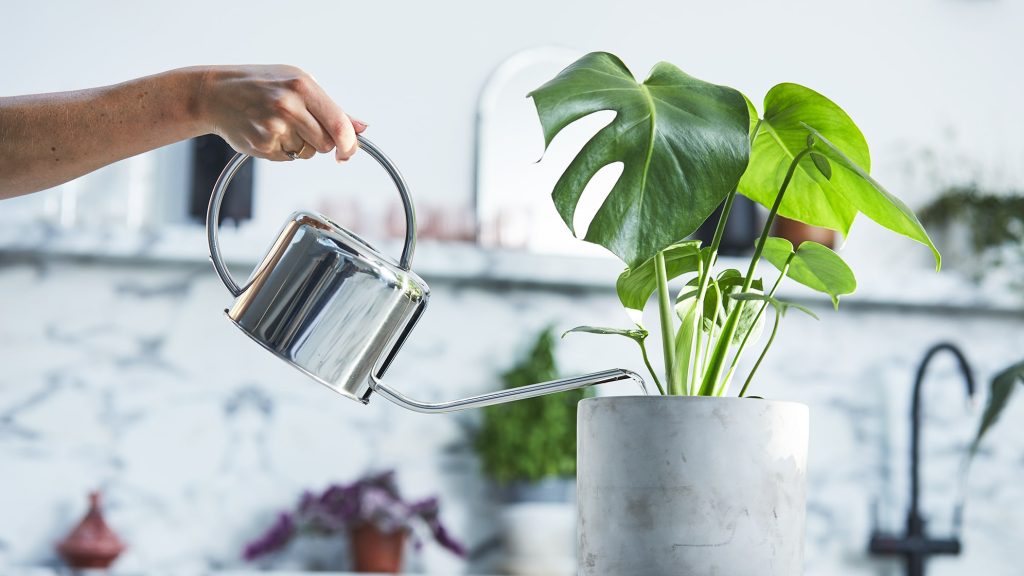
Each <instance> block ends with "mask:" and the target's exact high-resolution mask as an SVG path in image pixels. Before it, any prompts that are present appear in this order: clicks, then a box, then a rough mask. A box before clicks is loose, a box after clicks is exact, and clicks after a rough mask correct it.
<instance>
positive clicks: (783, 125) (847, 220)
mask: <svg viewBox="0 0 1024 576" xmlns="http://www.w3.org/2000/svg"><path fill="white" fill-rule="evenodd" d="M808 136H813V138H808ZM809 144H811V145H812V146H813V150H814V151H815V152H814V153H812V154H809V155H807V156H805V157H804V159H803V160H802V161H801V162H800V164H799V166H798V168H797V170H796V172H795V173H794V174H793V179H792V181H791V182H790V183H789V187H788V188H787V189H786V195H785V197H784V198H783V200H782V205H781V206H780V207H779V214H780V215H782V216H785V217H787V218H792V219H794V220H799V221H801V222H804V223H806V224H810V225H812V226H822V227H825V228H830V229H832V230H838V231H839V232H841V233H843V235H844V236H845V235H846V234H848V233H849V231H850V225H851V224H853V220H854V218H855V217H856V216H857V213H858V212H862V213H863V214H864V215H865V216H867V217H868V218H871V219H872V220H874V221H875V222H877V223H878V224H880V225H882V226H885V227H886V228H888V229H890V230H892V231H894V232H897V233H899V234H902V235H904V236H907V237H908V238H911V239H913V240H916V241H918V242H920V243H922V244H924V245H925V246H928V247H929V248H931V249H932V252H933V253H934V255H935V261H936V266H937V265H938V264H939V262H940V256H939V253H938V251H937V250H936V249H935V245H934V244H933V243H932V241H931V239H930V238H929V237H928V234H927V233H926V232H925V230H924V227H922V226H921V223H920V222H919V221H918V219H917V217H916V216H914V213H913V212H911V211H910V209H909V208H907V207H906V205H904V204H903V203H902V202H901V201H900V200H899V199H898V198H896V197H895V196H893V195H891V194H889V193H888V192H887V191H886V190H885V189H884V188H882V186H881V185H880V184H878V182H876V181H875V180H874V179H872V178H871V177H870V176H869V175H868V173H869V172H870V170H871V156H870V154H869V152H868V145H867V142H866V141H865V140H864V135H863V134H861V131H860V129H859V128H857V125H856V124H854V122H853V120H852V119H851V118H850V117H849V116H848V115H847V114H846V112H844V111H843V109H842V108H840V107H839V106H838V105H836V104H835V103H834V102H832V101H831V100H829V99H828V98H826V97H824V96H822V95H821V94H818V93H817V92H815V91H814V90H811V89H810V88H806V87H804V86H800V85H798V84H788V83H786V84H779V85H778V86H775V87H774V88H772V89H771V90H770V91H769V92H768V94H767V95H766V96H765V98H764V117H763V118H762V121H761V124H760V127H759V128H758V131H757V134H756V135H754V137H753V145H752V148H751V152H750V164H749V166H748V167H747V170H746V172H745V173H744V174H743V178H742V179H741V180H740V184H739V191H740V193H741V194H743V195H745V196H747V197H748V198H750V199H752V200H754V201H756V202H759V203H761V204H763V205H765V206H767V207H771V206H772V204H773V203H774V202H775V198H776V196H777V195H778V192H779V187H780V185H781V183H782V180H783V178H784V176H785V174H786V171H787V169H788V167H789V165H790V163H791V162H792V161H793V159H794V158H796V156H797V155H798V154H800V152H801V151H803V150H806V149H807V147H808V145H809ZM837 167H839V168H841V169H836V168H837Z"/></svg>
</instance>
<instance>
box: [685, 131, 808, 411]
mask: <svg viewBox="0 0 1024 576" xmlns="http://www.w3.org/2000/svg"><path fill="white" fill-rule="evenodd" d="M810 151H811V149H810V148H805V149H803V150H801V151H800V152H799V153H798V154H797V155H796V156H795V157H794V158H793V161H792V162H790V164H789V169H788V170H787V171H786V177H785V178H784V179H783V180H782V185H781V186H780V187H779V193H778V194H777V195H776V196H775V202H774V203H773V204H772V208H771V210H770V211H769V212H768V220H767V221H766V222H765V223H764V229H763V230H762V231H761V237H760V239H759V240H758V241H757V245H756V246H755V247H754V255H753V257H751V259H750V266H749V267H748V268H747V276H746V278H745V279H744V280H743V290H742V292H748V291H749V290H750V286H751V284H753V283H754V272H756V271H757V262H758V261H759V260H760V259H761V253H762V252H764V244H765V242H766V241H767V240H768V234H769V233H770V232H771V229H772V223H774V222H775V216H776V214H778V213H779V207H780V206H782V198H783V197H784V196H785V195H786V189H787V188H788V187H789V182H790V181H791V180H792V179H793V174H794V173H795V172H796V168H797V165H799V164H800V160H803V157H804V156H806V155H807V154H808V153H810ZM744 304H746V302H745V301H743V300H740V301H738V302H736V306H734V307H733V309H732V312H730V313H729V318H728V319H727V320H726V322H725V326H724V327H723V328H722V335H721V336H720V337H719V340H718V342H717V343H716V346H715V351H714V353H713V354H712V358H711V361H712V364H713V368H712V369H710V370H709V371H708V372H707V373H705V374H704V382H703V383H702V385H701V392H702V393H708V394H711V393H712V391H713V390H723V391H724V389H725V386H722V385H720V383H719V382H718V378H719V377H720V376H721V375H722V370H723V369H724V368H725V356H726V354H727V353H728V349H729V344H730V342H731V341H732V338H733V336H734V335H735V334H736V328H737V326H738V325H739V315H740V314H741V313H742V312H743V305H744ZM737 358H738V353H737ZM734 362H735V359H734Z"/></svg>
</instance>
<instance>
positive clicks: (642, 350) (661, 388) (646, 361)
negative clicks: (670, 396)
mask: <svg viewBox="0 0 1024 576" xmlns="http://www.w3.org/2000/svg"><path fill="white" fill-rule="evenodd" d="M638 343H639V344H640V353H641V354H643V356H644V364H646V365H647V371H648V372H650V373H651V378H654V385H655V386H657V387H658V392H661V395H662V396H664V395H665V387H664V386H662V385H661V380H658V375H657V374H656V373H655V371H654V366H651V360H650V358H648V357H647V345H646V344H644V341H643V340H640V341H639V342H638Z"/></svg>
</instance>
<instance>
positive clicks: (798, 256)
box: [763, 237, 857, 308]
mask: <svg viewBox="0 0 1024 576" xmlns="http://www.w3.org/2000/svg"><path fill="white" fill-rule="evenodd" d="M763 254H764V259H765V260H767V261H769V262H771V263H772V265H773V266H775V267H776V268H778V269H779V270H783V269H784V268H785V267H786V262H787V260H788V261H789V269H788V270H787V271H786V276H788V277H790V278H792V279H793V280H796V281H797V282H799V283H801V284H803V285H804V286H807V287H808V288H811V289H813V290H817V291H818V292H822V293H825V294H828V295H829V296H830V297H831V298H832V304H833V305H834V306H835V307H836V308H838V307H839V297H840V296H842V295H843V294H852V293H853V291H854V290H856V289H857V279H856V278H855V277H854V275H853V270H850V267H849V266H847V265H846V262H844V261H843V259H842V258H840V257H839V255H838V254H836V253H835V252H833V251H832V250H830V249H829V248H828V247H826V246H822V245H821V244H818V243H817V242H811V241H809V240H808V241H805V242H801V243H800V246H799V247H798V248H797V249H796V252H795V253H794V252H793V244H791V243H790V241H789V240H786V239H785V238H774V237H770V238H768V239H767V240H766V241H765V243H764V253H763ZM790 255H792V258H790Z"/></svg>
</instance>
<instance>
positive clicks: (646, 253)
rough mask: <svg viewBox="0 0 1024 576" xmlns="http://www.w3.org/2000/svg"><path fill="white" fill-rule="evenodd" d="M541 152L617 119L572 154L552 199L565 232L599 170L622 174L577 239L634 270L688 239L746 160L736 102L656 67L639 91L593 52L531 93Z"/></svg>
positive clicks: (665, 66) (732, 95) (616, 63)
mask: <svg viewBox="0 0 1024 576" xmlns="http://www.w3.org/2000/svg"><path fill="white" fill-rule="evenodd" d="M530 96H531V97H532V98H533V101H534V104H535V105H536V107H537V113H538V114H539V116H540V121H541V124H542V126H543V128H544V141H545V147H547V146H548V145H550V144H551V141H552V140H553V139H554V138H555V136H556V135H557V134H558V133H559V132H560V131H561V130H562V129H563V128H565V127H566V126H568V125H569V124H571V123H573V122H575V121H576V120H579V119H580V118H583V117H584V116H587V115H590V114H593V113H595V112H600V111H602V110H612V111H614V112H615V113H616V114H615V118H614V119H613V120H612V121H611V123H610V124H608V125H607V126H605V127H604V128H602V129H601V130H600V131H599V132H598V133H597V134H596V135H595V136H594V137H593V138H592V139H591V140H590V141H589V142H587V144H586V145H584V147H583V148H582V149H581V150H580V152H579V153H578V154H577V155H576V157H575V159H573V161H572V162H571V163H570V164H569V167H568V168H567V169H566V170H565V172H564V173H563V174H562V176H561V177H560V178H559V179H558V182H557V183H556V184H555V187H554V191H553V192H552V194H551V196H552V198H553V199H554V202H555V207H556V208H557V209H558V212H559V214H560V215H561V216H562V220H564V221H565V223H566V225H568V226H569V228H570V230H573V231H574V233H575V230H574V227H573V215H574V214H575V212H576V207H577V204H578V203H579V200H580V196H581V195H582V194H583V190H584V188H585V187H586V185H587V183H588V182H589V181H590V179H591V178H592V177H593V176H594V174H595V173H597V171H598V170H600V169H601V168H603V167H605V166H608V165H611V164H615V163H621V164H622V174H621V175H620V176H619V178H618V180H617V181H616V182H615V185H614V186H613V187H612V190H611V192H609V194H608V196H607V198H605V201H604V203H603V204H601V207H600V208H599V209H598V211H597V214H596V215H595V216H594V218H593V220H592V221H591V222H590V225H589V226H588V227H587V233H586V236H585V237H584V240H586V241H588V242H593V243H595V244H599V245H601V246H604V247H605V248H607V249H609V250H611V251H612V252H613V253H614V254H615V255H617V256H618V257H619V258H621V259H622V260H623V261H624V262H626V264H627V265H628V266H629V267H631V268H633V267H636V266H639V265H640V264H642V263H644V262H645V261H647V260H649V259H650V258H652V257H653V256H654V255H655V254H656V253H657V252H658V251H660V250H663V249H664V248H666V247H667V246H670V245H671V244H673V243H675V242H678V241H679V240H682V239H683V238H685V237H687V236H689V235H690V234H692V233H693V232H694V231H696V230H697V228H698V227H699V226H700V225H701V224H702V223H703V222H704V221H705V220H706V219H707V218H708V217H709V216H710V215H711V213H712V212H713V211H714V210H715V208H716V207H717V206H718V205H719V204H721V203H722V201H723V200H724V199H725V197H726V195H728V194H729V192H731V191H732V190H733V189H735V187H736V183H737V182H738V181H739V179H740V176H741V175H742V174H743V170H744V168H745V167H746V165H747V158H748V155H749V152H750V147H749V140H748V132H749V117H748V113H747V105H746V103H745V102H744V98H743V95H742V94H740V93H739V92H737V91H736V90H734V89H732V88H728V87H725V86H718V85H715V84H710V83H707V82H704V81H701V80H698V79H696V78H693V77H692V76H689V75H687V74H685V73H684V72H683V71H681V70H679V69H678V68H676V67H675V66H673V65H672V64H669V63H667V62H661V63H659V64H657V65H656V66H655V67H654V69H653V70H651V74H650V76H648V78H647V79H646V80H644V82H643V83H638V82H637V81H636V79H635V78H634V77H633V75H632V73H631V72H630V71H629V69H628V68H626V66H625V64H623V63H622V61H621V60H619V59H618V58H617V57H616V56H614V55H612V54H608V53H605V52H594V53H591V54H587V55H586V56H584V57H582V58H580V59H579V60H577V61H576V62H575V63H573V64H572V65H570V66H569V67H568V68H566V69H565V70H563V71H562V72H561V73H559V74H558V76H556V77H555V78H554V79H552V80H551V81H549V82H548V83H546V84H544V85H543V86H541V87H540V88H538V89H536V90H534V91H533V92H531V93H530Z"/></svg>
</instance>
